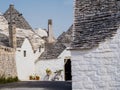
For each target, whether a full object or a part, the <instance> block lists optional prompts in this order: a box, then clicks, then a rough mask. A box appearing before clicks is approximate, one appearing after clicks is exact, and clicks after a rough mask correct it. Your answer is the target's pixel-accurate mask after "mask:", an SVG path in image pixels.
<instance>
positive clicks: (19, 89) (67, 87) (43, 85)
mask: <svg viewBox="0 0 120 90" xmlns="http://www.w3.org/2000/svg"><path fill="white" fill-rule="evenodd" d="M0 90H72V85H71V82H62V81H59V82H49V81H32V82H30V81H28V82H17V83H9V84H4V85H3V84H2V85H0Z"/></svg>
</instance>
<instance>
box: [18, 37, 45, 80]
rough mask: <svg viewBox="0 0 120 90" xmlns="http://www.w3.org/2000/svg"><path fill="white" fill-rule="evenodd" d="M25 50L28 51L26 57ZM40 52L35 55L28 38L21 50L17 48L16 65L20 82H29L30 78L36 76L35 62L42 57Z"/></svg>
mask: <svg viewBox="0 0 120 90" xmlns="http://www.w3.org/2000/svg"><path fill="white" fill-rule="evenodd" d="M24 50H25V51H26V57H24ZM43 51H44V50H43V49H42V50H41V52H39V50H38V51H37V52H36V53H34V52H33V50H32V46H31V44H30V42H29V40H28V39H27V38H26V39H25V41H24V42H23V45H22V47H21V48H17V51H16V65H17V73H18V78H19V79H20V80H29V76H30V75H33V74H35V64H34V62H35V60H36V59H37V58H38V57H39V56H40V54H41V53H42V52H43Z"/></svg>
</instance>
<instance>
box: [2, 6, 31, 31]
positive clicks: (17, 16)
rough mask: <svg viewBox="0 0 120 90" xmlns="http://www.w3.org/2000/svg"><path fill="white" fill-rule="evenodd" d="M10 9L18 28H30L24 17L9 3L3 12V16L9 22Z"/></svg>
mask: <svg viewBox="0 0 120 90" xmlns="http://www.w3.org/2000/svg"><path fill="white" fill-rule="evenodd" d="M10 11H11V14H12V20H14V22H15V23H16V27H17V28H20V29H31V30H32V28H31V26H30V25H29V24H28V22H27V21H26V20H25V19H24V17H23V16H22V15H21V14H20V13H19V12H18V11H17V10H16V9H15V8H14V5H10V6H9V8H8V10H7V11H6V12H5V13H4V17H5V18H6V20H7V21H8V22H10Z"/></svg>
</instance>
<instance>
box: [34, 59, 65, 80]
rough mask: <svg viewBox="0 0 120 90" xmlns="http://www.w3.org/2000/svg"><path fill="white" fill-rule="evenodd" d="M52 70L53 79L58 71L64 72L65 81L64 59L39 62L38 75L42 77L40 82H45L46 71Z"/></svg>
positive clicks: (36, 66)
mask: <svg viewBox="0 0 120 90" xmlns="http://www.w3.org/2000/svg"><path fill="white" fill-rule="evenodd" d="M47 68H48V69H50V70H51V71H52V75H51V77H52V78H53V77H54V75H55V73H54V72H55V71H56V70H61V69H62V70H63V71H62V76H63V79H62V80H64V59H48V60H39V61H38V62H37V63H36V64H35V70H36V74H37V75H39V76H40V80H41V81H44V77H45V76H46V69H47Z"/></svg>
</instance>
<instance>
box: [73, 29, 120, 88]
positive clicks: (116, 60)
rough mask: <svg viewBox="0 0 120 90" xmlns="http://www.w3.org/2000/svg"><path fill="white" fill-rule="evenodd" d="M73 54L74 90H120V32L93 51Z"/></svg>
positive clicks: (74, 52) (77, 51) (74, 51)
mask: <svg viewBox="0 0 120 90" xmlns="http://www.w3.org/2000/svg"><path fill="white" fill-rule="evenodd" d="M71 52H72V80H73V82H72V88H73V89H72V90H120V30H118V32H117V34H116V35H115V36H114V37H113V39H110V40H106V42H103V43H101V44H100V45H99V47H96V48H93V49H91V50H73V51H71Z"/></svg>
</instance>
